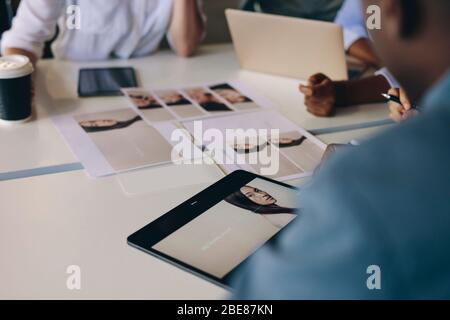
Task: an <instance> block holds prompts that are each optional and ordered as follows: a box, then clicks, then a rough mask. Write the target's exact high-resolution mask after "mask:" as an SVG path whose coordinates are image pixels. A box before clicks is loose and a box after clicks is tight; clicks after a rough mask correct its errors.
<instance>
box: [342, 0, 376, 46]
mask: <svg viewBox="0 0 450 320" xmlns="http://www.w3.org/2000/svg"><path fill="white" fill-rule="evenodd" d="M335 22H336V23H337V24H339V25H341V26H342V28H343V29H344V45H345V49H346V50H348V49H349V48H350V47H351V46H352V45H353V44H354V43H355V42H356V41H357V40H359V39H364V38H368V35H367V29H366V26H365V23H364V14H363V8H362V3H361V0H345V2H344V5H343V6H342V8H341V10H340V11H339V13H338V15H337V17H336V20H335Z"/></svg>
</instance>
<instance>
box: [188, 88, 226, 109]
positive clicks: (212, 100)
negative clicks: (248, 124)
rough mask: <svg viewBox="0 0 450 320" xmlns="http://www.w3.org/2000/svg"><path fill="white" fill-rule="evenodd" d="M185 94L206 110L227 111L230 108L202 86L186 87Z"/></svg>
mask: <svg viewBox="0 0 450 320" xmlns="http://www.w3.org/2000/svg"><path fill="white" fill-rule="evenodd" d="M186 94H187V96H188V97H189V98H191V99H192V100H193V101H195V102H196V103H198V104H199V105H200V106H201V107H202V108H203V109H205V110H206V111H208V112H213V113H214V112H229V111H233V110H231V109H230V108H229V107H228V106H227V105H226V104H225V103H224V102H223V101H221V100H220V99H219V98H217V97H216V96H215V95H214V94H212V93H211V92H209V91H208V90H207V89H204V88H194V89H187V90H186Z"/></svg>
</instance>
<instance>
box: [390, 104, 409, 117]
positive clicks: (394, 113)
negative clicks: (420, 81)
mask: <svg viewBox="0 0 450 320" xmlns="http://www.w3.org/2000/svg"><path fill="white" fill-rule="evenodd" d="M389 110H390V111H391V114H390V118H391V119H392V120H394V121H395V122H401V121H403V117H404V114H405V112H406V110H405V109H403V107H402V106H401V105H399V104H398V103H390V104H389Z"/></svg>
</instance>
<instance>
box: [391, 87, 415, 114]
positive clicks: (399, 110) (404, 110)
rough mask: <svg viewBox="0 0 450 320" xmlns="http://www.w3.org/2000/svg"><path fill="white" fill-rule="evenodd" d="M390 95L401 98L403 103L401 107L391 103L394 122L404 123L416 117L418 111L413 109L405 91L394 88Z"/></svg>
mask: <svg viewBox="0 0 450 320" xmlns="http://www.w3.org/2000/svg"><path fill="white" fill-rule="evenodd" d="M388 93H389V94H390V95H392V96H396V97H399V98H400V101H401V103H402V104H401V105H400V104H398V103H395V102H389V110H390V112H391V114H390V117H391V119H392V120H394V121H395V122H402V121H405V120H408V119H410V118H411V117H414V116H415V115H416V111H415V110H414V109H413V107H412V104H411V101H410V100H409V98H408V96H407V95H406V92H405V91H404V90H403V89H396V88H392V89H390V90H389V92H388Z"/></svg>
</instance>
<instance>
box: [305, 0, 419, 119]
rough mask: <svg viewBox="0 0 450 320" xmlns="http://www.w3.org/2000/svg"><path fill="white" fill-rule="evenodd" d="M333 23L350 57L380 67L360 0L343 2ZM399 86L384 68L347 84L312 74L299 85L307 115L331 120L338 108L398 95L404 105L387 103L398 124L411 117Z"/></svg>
mask: <svg viewBox="0 0 450 320" xmlns="http://www.w3.org/2000/svg"><path fill="white" fill-rule="evenodd" d="M336 22H337V23H339V24H341V25H342V26H343V28H344V42H345V46H346V48H347V50H348V52H349V54H350V55H352V56H354V57H357V58H358V59H360V60H361V61H363V62H365V63H367V64H369V65H371V66H374V67H379V66H380V62H379V59H378V57H377V55H376V53H375V51H374V50H373V48H372V44H371V41H370V40H369V38H368V36H367V30H366V27H365V22H364V16H363V10H362V6H361V0H346V1H345V3H344V5H343V6H342V9H341V10H340V11H339V13H338V16H337V18H336ZM399 87H400V86H399V84H398V82H397V81H396V79H395V78H394V77H393V76H392V75H391V74H390V73H389V71H388V70H387V69H386V68H383V69H380V70H379V71H378V72H376V74H375V75H374V76H371V77H367V78H363V79H356V80H350V81H332V80H331V79H330V78H328V77H327V76H326V75H324V74H320V73H319V74H315V75H313V76H311V77H310V78H309V79H308V84H307V85H300V92H302V93H303V94H304V95H305V105H306V107H307V110H308V111H309V112H310V113H312V114H314V115H316V116H319V117H330V116H333V115H334V113H335V112H336V108H339V107H346V106H351V105H358V104H367V103H377V102H384V101H385V99H384V98H383V97H382V96H381V94H382V93H386V92H388V91H389V93H390V94H393V95H396V96H400V98H401V100H402V102H403V105H398V104H395V103H389V109H390V110H391V114H390V116H391V118H392V119H393V120H394V121H397V122H398V121H403V120H405V119H408V118H410V117H411V115H412V114H413V113H412V111H411V103H410V101H409V99H408V97H407V95H406V94H405V92H404V91H403V90H401V89H399Z"/></svg>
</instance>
